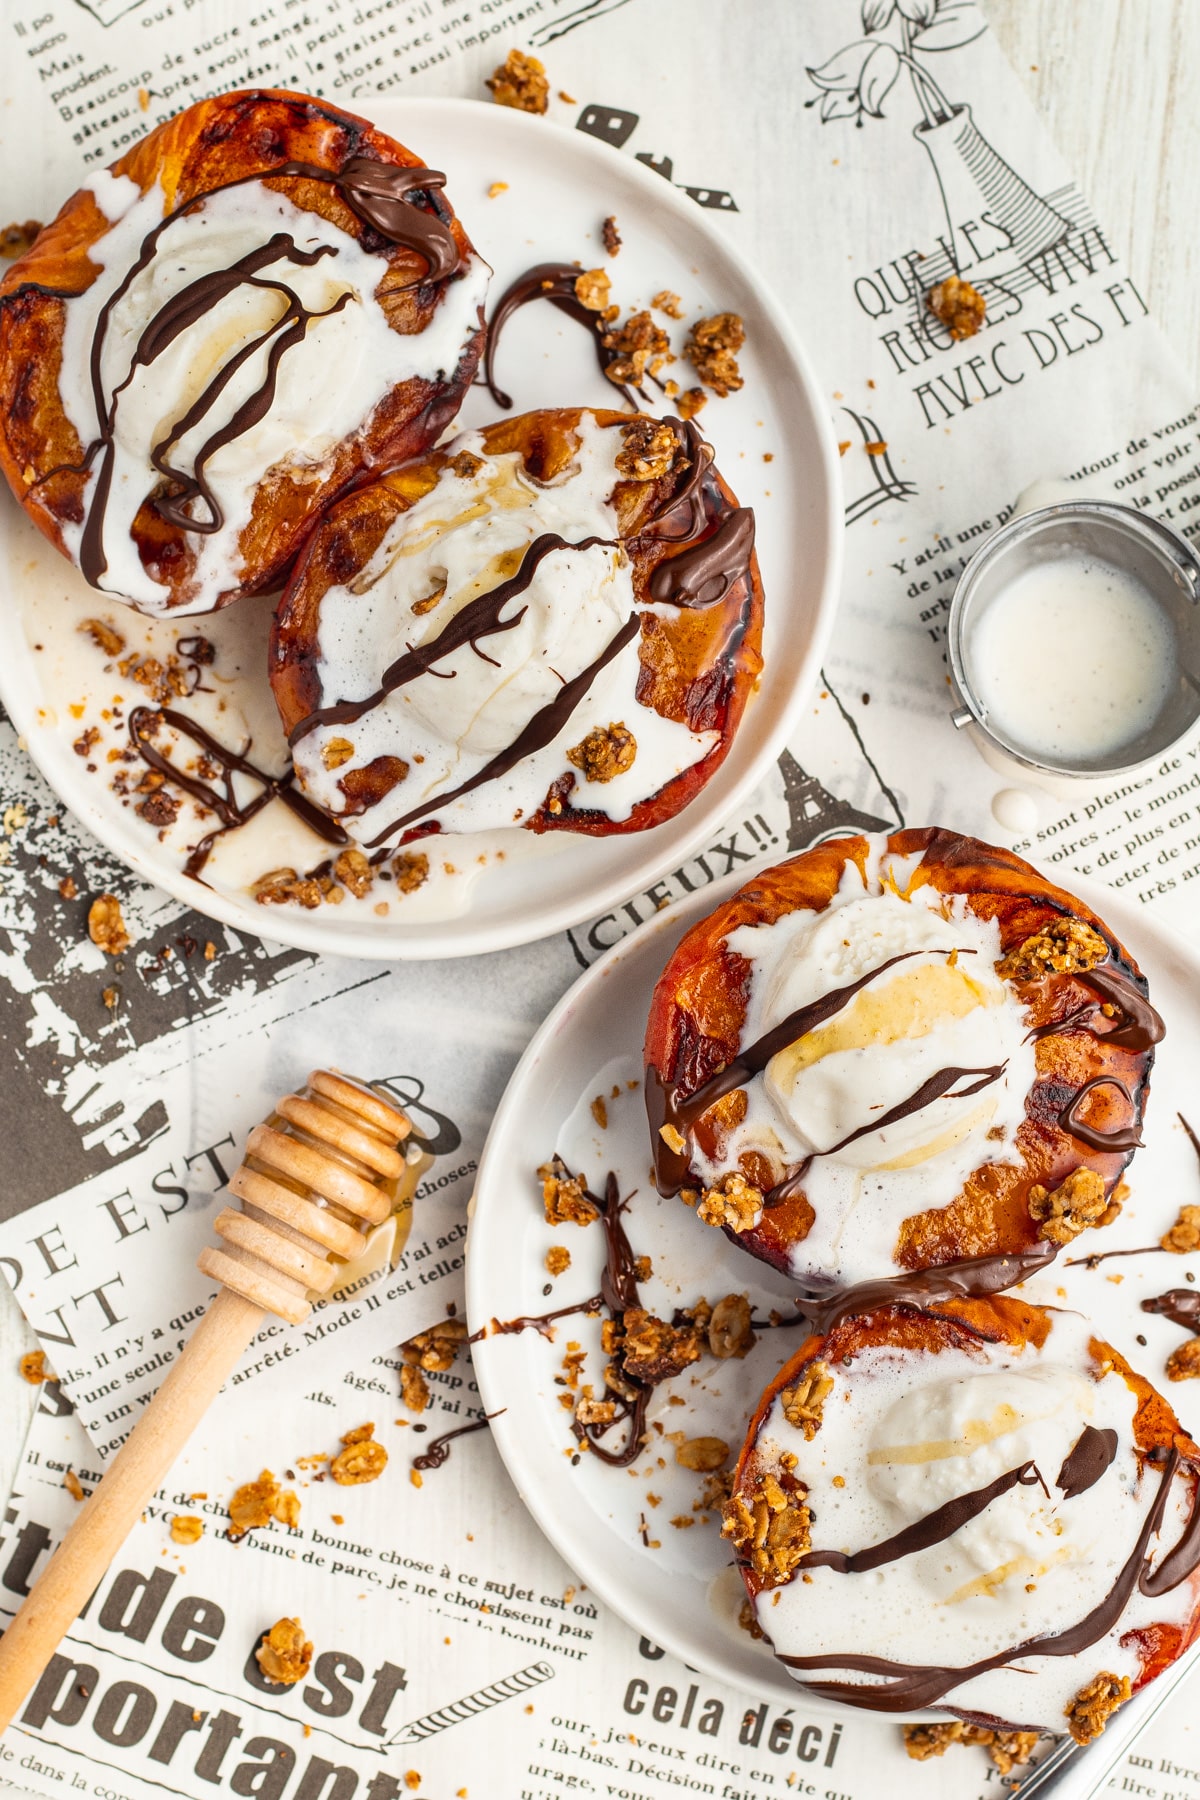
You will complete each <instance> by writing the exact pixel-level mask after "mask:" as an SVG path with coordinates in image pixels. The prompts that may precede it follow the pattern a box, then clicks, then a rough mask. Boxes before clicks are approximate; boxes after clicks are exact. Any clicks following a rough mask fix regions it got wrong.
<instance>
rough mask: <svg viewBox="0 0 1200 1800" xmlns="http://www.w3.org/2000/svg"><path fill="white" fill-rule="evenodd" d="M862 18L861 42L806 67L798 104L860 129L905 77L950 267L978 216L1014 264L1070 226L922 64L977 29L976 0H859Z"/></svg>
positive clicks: (958, 263)
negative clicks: (806, 95)
mask: <svg viewBox="0 0 1200 1800" xmlns="http://www.w3.org/2000/svg"><path fill="white" fill-rule="evenodd" d="M861 12H862V29H863V31H864V32H865V33H866V36H865V37H863V38H860V39H858V40H857V41H856V42H855V43H852V44H847V45H846V47H845V49H843V50H839V51H837V52H836V54H835V55H833V56H831V57H830V58H829V59H828V61H826V62H824V63H822V64H821V67H820V68H819V69H809V70H808V78H809V80H810V81H811V82H812V83H813V84H814V85H815V86H816V87H817V88H818V89H819V90H820V92H819V93H818V94H816V95H814V97H813V98H812V99H811V100H808V101H806V102H805V104H806V105H807V106H819V107H820V112H821V121H822V123H823V124H828V123H830V122H831V121H832V120H834V119H853V120H854V122H855V124H856V126H858V127H859V128H860V129H861V127H862V124H863V121H864V120H865V119H868V118H870V119H882V118H883V116H884V113H883V102H884V101H885V99H886V98H887V96H888V95H889V94H890V93H891V91H892V89H893V88H894V87H895V85H896V82H897V81H898V80H899V78H900V76H901V74H905V73H906V74H907V75H908V79H909V85H910V86H911V88H912V92H913V94H914V95H915V97H916V101H917V105H918V107H919V109H920V118H919V120H918V121H917V123H916V125H915V126H914V128H913V135H914V137H915V138H916V140H917V142H918V143H919V144H920V145H921V146H922V147H923V148H924V149H925V151H926V152H927V153H928V155H929V159H930V161H931V162H932V164H933V170H934V175H935V176H936V178H937V183H938V188H939V190H940V192H941V197H942V204H943V207H944V209H945V213H946V224H947V228H948V236H947V245H948V247H949V248H950V249H951V250H952V251H953V260H954V266H955V268H956V269H960V270H961V268H962V267H963V266H964V261H965V262H966V263H969V262H970V261H971V258H970V256H969V255H968V256H967V257H966V258H965V259H961V258H960V256H959V250H958V245H959V242H960V240H961V238H962V225H963V224H964V223H965V222H970V221H972V220H975V219H978V218H980V217H981V216H982V215H983V214H984V213H985V212H986V213H987V215H988V217H989V218H990V220H991V221H992V222H993V223H994V224H996V225H998V226H1000V227H1001V229H1002V230H1004V231H1005V232H1007V234H1008V237H1009V247H1010V248H1011V251H1012V252H1013V254H1014V256H1015V257H1016V259H1017V260H1019V261H1022V262H1023V261H1025V259H1026V258H1028V257H1030V256H1035V255H1037V254H1038V253H1039V252H1040V251H1044V250H1049V249H1050V248H1051V247H1052V246H1053V245H1054V244H1057V243H1059V242H1060V241H1061V239H1062V238H1064V237H1065V236H1066V234H1067V232H1068V231H1069V230H1070V222H1069V221H1068V220H1067V219H1064V218H1063V216H1062V214H1061V213H1058V212H1056V211H1055V209H1054V208H1053V207H1052V206H1049V205H1048V204H1047V203H1046V201H1045V200H1043V199H1042V198H1041V196H1040V195H1039V194H1036V193H1035V192H1034V190H1033V189H1032V188H1031V187H1030V186H1029V184H1028V183H1027V182H1025V181H1023V180H1022V179H1021V177H1020V176H1019V175H1018V174H1017V172H1016V170H1015V169H1013V168H1012V166H1011V165H1010V164H1009V163H1007V162H1005V160H1004V158H1003V157H1002V156H1001V155H1000V154H999V152H998V151H997V150H995V149H993V147H992V145H991V144H989V143H988V141H987V139H986V138H985V137H984V136H983V135H982V134H981V133H980V131H979V130H978V128H977V127H976V125H975V121H974V119H973V117H972V115H971V108H970V107H969V106H968V105H967V104H966V103H965V101H952V100H950V99H948V98H947V96H946V94H945V92H944V91H943V89H942V87H941V85H940V83H939V82H938V80H937V79H936V77H935V76H934V74H933V72H932V69H931V68H930V66H929V64H928V62H927V61H926V60H925V59H926V58H927V57H928V56H930V55H934V54H940V53H942V52H945V51H947V50H957V49H959V48H960V47H961V46H962V45H964V44H969V43H972V42H973V41H974V39H975V38H977V37H980V36H981V35H982V33H983V32H984V31H986V29H987V26H986V23H985V21H984V19H983V16H982V14H981V13H980V11H979V8H978V6H977V4H976V0H861Z"/></svg>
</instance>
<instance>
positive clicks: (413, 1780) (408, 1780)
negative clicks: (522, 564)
mask: <svg viewBox="0 0 1200 1800" xmlns="http://www.w3.org/2000/svg"><path fill="white" fill-rule="evenodd" d="M404 1785H405V1787H406V1788H419V1787H420V1785H421V1777H420V1775H419V1774H418V1773H417V1771H416V1769H409V1770H407V1771H406V1772H405V1776H404Z"/></svg>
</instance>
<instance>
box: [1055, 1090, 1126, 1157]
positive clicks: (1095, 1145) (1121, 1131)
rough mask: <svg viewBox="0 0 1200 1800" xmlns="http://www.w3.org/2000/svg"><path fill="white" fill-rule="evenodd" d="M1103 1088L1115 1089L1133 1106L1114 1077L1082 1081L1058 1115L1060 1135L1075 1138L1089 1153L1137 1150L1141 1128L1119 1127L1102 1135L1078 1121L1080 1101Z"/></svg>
mask: <svg viewBox="0 0 1200 1800" xmlns="http://www.w3.org/2000/svg"><path fill="white" fill-rule="evenodd" d="M1102 1087H1114V1088H1116V1089H1117V1090H1118V1091H1119V1092H1120V1093H1122V1094H1124V1096H1125V1098H1126V1100H1128V1102H1129V1104H1130V1106H1132V1105H1133V1095H1132V1094H1131V1093H1130V1091H1129V1089H1128V1088H1127V1087H1126V1086H1125V1083H1124V1082H1123V1081H1119V1080H1118V1079H1117V1077H1116V1076H1115V1075H1093V1076H1092V1079H1091V1080H1090V1081H1085V1082H1084V1084H1083V1086H1082V1087H1081V1088H1079V1089H1078V1091H1077V1092H1076V1093H1075V1094H1074V1096H1073V1097H1072V1098H1071V1100H1069V1101H1068V1103H1067V1105H1066V1106H1064V1107H1063V1109H1062V1111H1061V1112H1060V1113H1059V1115H1058V1123H1059V1125H1060V1126H1061V1128H1062V1129H1063V1131H1069V1132H1070V1134H1071V1136H1072V1137H1074V1138H1078V1139H1079V1142H1080V1143H1081V1144H1086V1145H1087V1147H1088V1149H1089V1150H1100V1151H1104V1152H1109V1151H1116V1150H1138V1149H1140V1148H1141V1143H1142V1140H1141V1135H1140V1133H1141V1126H1140V1125H1138V1124H1133V1125H1119V1126H1118V1127H1117V1128H1116V1130H1114V1131H1101V1130H1099V1129H1098V1128H1097V1127H1096V1126H1094V1125H1088V1124H1086V1123H1085V1121H1084V1120H1082V1119H1080V1117H1079V1108H1080V1106H1081V1105H1082V1103H1083V1101H1084V1100H1085V1099H1086V1098H1087V1096H1088V1095H1089V1094H1090V1093H1092V1092H1093V1090H1094V1089H1096V1088H1102Z"/></svg>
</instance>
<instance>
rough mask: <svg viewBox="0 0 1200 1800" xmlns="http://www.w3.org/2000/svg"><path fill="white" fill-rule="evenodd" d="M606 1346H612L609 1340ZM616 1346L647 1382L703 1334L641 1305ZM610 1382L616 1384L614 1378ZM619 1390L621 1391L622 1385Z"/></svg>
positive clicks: (697, 1351)
mask: <svg viewBox="0 0 1200 1800" xmlns="http://www.w3.org/2000/svg"><path fill="white" fill-rule="evenodd" d="M602 1341H603V1340H602ZM1198 1341H1200V1340H1198ZM605 1348H606V1349H607V1348H609V1345H608V1344H607V1343H606V1344H605ZM613 1348H614V1349H615V1350H616V1353H617V1358H618V1361H619V1363H620V1370H621V1372H622V1373H623V1374H625V1375H627V1376H629V1377H631V1378H632V1379H633V1380H634V1381H639V1382H641V1383H642V1384H643V1385H644V1384H646V1383H647V1382H649V1383H651V1384H654V1383H657V1382H660V1381H666V1380H668V1379H669V1378H670V1377H671V1376H672V1375H679V1374H681V1373H682V1371H683V1370H684V1369H686V1368H687V1367H688V1366H689V1364H691V1363H694V1362H698V1361H699V1360H700V1357H701V1355H702V1354H703V1345H702V1341H701V1337H700V1333H699V1331H698V1330H697V1328H696V1325H695V1323H694V1322H689V1323H688V1324H686V1325H670V1324H668V1323H667V1321H666V1320H665V1319H659V1318H656V1317H655V1316H654V1314H653V1313H650V1312H647V1311H646V1309H645V1308H644V1307H641V1306H631V1307H628V1308H626V1310H625V1312H624V1313H623V1315H622V1319H621V1337H620V1341H619V1342H616V1343H614V1344H613ZM606 1379H608V1376H607V1374H606ZM609 1385H610V1386H612V1385H613V1383H612V1382H611V1381H610V1382H609ZM617 1392H620V1388H619V1387H618V1388H617Z"/></svg>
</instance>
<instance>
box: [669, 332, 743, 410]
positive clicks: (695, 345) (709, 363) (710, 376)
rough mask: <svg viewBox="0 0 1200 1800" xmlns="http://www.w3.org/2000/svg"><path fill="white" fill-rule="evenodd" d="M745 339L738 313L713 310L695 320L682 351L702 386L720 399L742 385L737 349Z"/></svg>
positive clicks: (733, 392) (734, 391) (735, 391)
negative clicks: (703, 317) (706, 316)
mask: <svg viewBox="0 0 1200 1800" xmlns="http://www.w3.org/2000/svg"><path fill="white" fill-rule="evenodd" d="M745 341H746V328H745V326H744V325H743V323H742V320H741V317H740V315H739V314H738V313H732V312H726V313H714V314H713V316H712V318H711V319H697V320H696V322H695V324H694V325H693V326H692V329H691V332H690V334H689V336H688V341H687V343H686V344H685V345H684V347H683V354H684V355H685V356H686V357H687V360H688V361H689V362H690V363H691V365H692V367H693V368H694V369H695V371H696V373H697V375H699V377H700V379H701V381H702V382H703V383H704V385H705V387H708V388H711V389H712V391H713V393H714V394H719V395H720V396H721V398H722V399H724V398H725V397H726V396H727V395H729V394H736V393H737V391H738V389H739V388H741V387H742V386H744V383H743V381H742V376H741V371H740V370H739V368H738V363H737V352H738V351H739V350H740V349H741V347H742V345H743V344H744V343H745Z"/></svg>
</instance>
